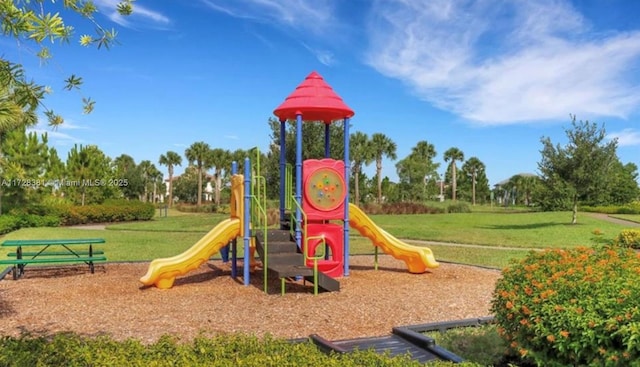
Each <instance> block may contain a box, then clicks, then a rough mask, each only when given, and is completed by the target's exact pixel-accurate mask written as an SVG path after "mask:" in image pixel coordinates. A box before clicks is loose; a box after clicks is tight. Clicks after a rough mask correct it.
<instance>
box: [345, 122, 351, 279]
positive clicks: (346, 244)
mask: <svg viewBox="0 0 640 367" xmlns="http://www.w3.org/2000/svg"><path fill="white" fill-rule="evenodd" d="M349 159H350V158H349V119H348V118H345V119H344V185H345V188H346V189H345V191H346V194H345V196H344V276H345V277H347V276H349V172H350V171H351V161H350V160H349Z"/></svg>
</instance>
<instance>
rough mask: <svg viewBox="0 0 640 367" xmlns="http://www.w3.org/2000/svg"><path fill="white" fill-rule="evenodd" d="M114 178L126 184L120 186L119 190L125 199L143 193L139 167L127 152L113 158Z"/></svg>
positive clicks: (138, 197)
mask: <svg viewBox="0 0 640 367" xmlns="http://www.w3.org/2000/svg"><path fill="white" fill-rule="evenodd" d="M113 170H114V171H115V178H116V179H118V180H123V182H126V185H122V186H120V192H121V193H122V196H123V197H125V198H126V199H138V200H140V198H141V197H142V195H143V193H144V182H143V177H142V173H141V172H140V167H139V166H138V165H137V164H136V161H135V160H134V159H133V157H131V156H130V155H127V154H121V155H119V156H117V157H116V158H115V159H114V160H113Z"/></svg>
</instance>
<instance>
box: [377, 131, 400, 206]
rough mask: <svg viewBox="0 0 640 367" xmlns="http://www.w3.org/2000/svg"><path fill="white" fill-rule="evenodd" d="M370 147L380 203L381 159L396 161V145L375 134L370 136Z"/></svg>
mask: <svg viewBox="0 0 640 367" xmlns="http://www.w3.org/2000/svg"><path fill="white" fill-rule="evenodd" d="M371 146H372V147H373V148H372V151H373V157H374V159H375V161H376V176H377V179H378V203H381V202H382V158H385V157H386V158H389V159H397V158H398V157H397V156H396V150H397V148H398V147H397V145H396V143H395V142H394V141H393V140H391V138H389V137H388V136H386V135H384V134H382V133H375V134H373V135H372V136H371Z"/></svg>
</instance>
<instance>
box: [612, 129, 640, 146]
mask: <svg viewBox="0 0 640 367" xmlns="http://www.w3.org/2000/svg"><path fill="white" fill-rule="evenodd" d="M607 138H608V139H618V146H620V147H625V146H634V145H638V146H640V131H638V130H635V129H624V130H622V131H618V132H613V133H610V134H608V135H607Z"/></svg>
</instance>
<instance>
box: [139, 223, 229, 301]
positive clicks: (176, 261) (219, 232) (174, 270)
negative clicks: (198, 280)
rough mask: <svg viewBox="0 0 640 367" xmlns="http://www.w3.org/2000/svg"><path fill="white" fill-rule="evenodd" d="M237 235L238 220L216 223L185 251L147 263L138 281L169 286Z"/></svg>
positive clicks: (161, 286)
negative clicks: (146, 268) (147, 266)
mask: <svg viewBox="0 0 640 367" xmlns="http://www.w3.org/2000/svg"><path fill="white" fill-rule="evenodd" d="M238 236H240V220H239V219H237V218H229V219H226V220H224V221H222V222H220V223H218V225H216V226H215V227H214V228H213V229H212V230H211V231H209V233H207V234H206V235H205V236H204V237H202V238H201V239H200V240H199V241H198V242H196V244H195V245H193V246H191V248H189V249H188V250H186V251H185V252H183V253H181V254H179V255H176V256H173V257H167V258H164V259H155V260H153V261H152V262H151V264H149V270H147V274H145V275H144V276H143V277H142V278H140V282H142V284H144V285H155V286H156V287H158V288H160V289H168V288H171V286H173V281H174V280H175V279H176V277H177V276H179V275H184V274H186V273H188V272H190V271H192V270H195V269H197V268H198V267H200V265H202V263H204V262H205V261H207V260H209V258H210V257H211V256H213V254H215V253H216V252H218V251H220V249H221V248H222V247H224V246H225V245H226V244H228V243H229V242H230V241H231V240H233V239H234V238H236V237H238Z"/></svg>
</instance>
